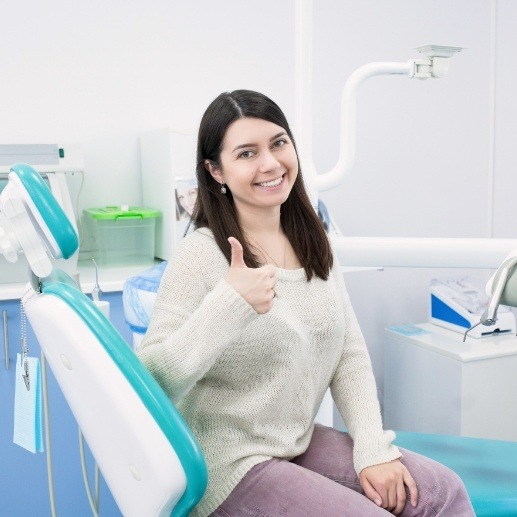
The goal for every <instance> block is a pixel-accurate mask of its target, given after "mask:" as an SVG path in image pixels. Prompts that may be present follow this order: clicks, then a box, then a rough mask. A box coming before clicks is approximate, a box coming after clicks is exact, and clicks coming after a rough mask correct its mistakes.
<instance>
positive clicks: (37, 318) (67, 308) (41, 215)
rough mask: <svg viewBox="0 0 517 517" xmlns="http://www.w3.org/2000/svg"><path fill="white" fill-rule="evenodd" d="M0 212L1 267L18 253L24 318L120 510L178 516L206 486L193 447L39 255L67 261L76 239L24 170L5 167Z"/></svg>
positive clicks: (159, 394)
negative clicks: (23, 260) (24, 283)
mask: <svg viewBox="0 0 517 517" xmlns="http://www.w3.org/2000/svg"><path fill="white" fill-rule="evenodd" d="M0 211H1V217H2V219H1V220H0V251H2V253H3V254H4V256H5V257H6V258H7V260H9V261H11V262H14V261H15V260H16V259H17V254H18V252H19V251H20V250H23V251H24V252H25V255H26V257H27V260H28V262H29V266H30V269H31V271H30V273H29V274H30V284H31V287H30V288H29V289H28V291H27V293H26V294H25V295H24V297H23V300H22V303H23V307H24V309H25V313H26V315H27V318H28V320H29V322H30V324H31V326H32V328H33V330H34V333H35V335H36V338H37V339H38V341H39V343H40V346H41V349H42V352H43V353H44V355H45V357H46V360H47V361H48V363H49V365H50V367H51V369H52V371H53V373H54V376H55V377H56V380H57V382H58V384H59V386H60V388H61V390H62V391H63V394H64V396H65V398H66V400H67V402H68V404H69V406H70V409H71V411H72V413H73V414H74V417H75V418H76V420H77V422H78V424H79V427H80V429H81V431H82V434H83V436H84V438H85V439H86V442H87V443H88V446H89V448H90V450H91V453H92V455H93V457H94V458H95V460H96V462H97V464H98V465H99V468H100V470H101V472H102V474H103V477H104V479H105V481H106V484H107V485H108V487H109V489H110V491H111V493H112V495H113V498H114V499H115V501H116V503H117V505H118V506H119V508H120V511H121V512H122V514H123V515H124V516H126V517H132V516H134V517H142V516H146V517H153V516H160V517H161V516H166V515H172V516H183V515H188V513H189V511H190V510H191V509H192V508H193V507H194V506H195V505H196V504H197V502H198V501H199V500H200V499H201V497H202V495H203V493H204V491H205V489H206V484H207V478H208V476H207V469H206V464H205V461H204V458H203V454H202V452H201V449H200V446H199V444H198V442H197V440H196V438H195V437H194V435H193V434H192V432H191V431H190V429H189V428H188V426H187V424H186V423H185V421H184V420H183V418H182V417H181V415H180V414H179V413H178V412H177V411H176V409H175V407H174V406H173V404H172V403H171V401H170V400H169V398H168V397H167V396H166V395H165V393H164V392H163V391H162V389H161V388H160V387H159V385H158V384H157V383H156V381H155V380H154V378H153V377H152V376H151V374H150V373H149V372H148V371H147V369H146V368H145V367H144V366H143V365H142V364H141V363H140V362H139V361H138V359H137V358H136V356H135V355H134V354H133V352H132V350H131V349H130V347H129V346H128V344H127V343H126V342H125V340H124V339H123V338H122V337H121V336H120V334H119V333H118V332H117V330H116V329H115V328H114V327H113V325H112V324H111V323H110V322H109V320H108V319H106V317H105V316H104V315H103V314H102V313H101V312H100V311H99V310H98V308H97V307H96V306H95V304H94V303H93V302H92V301H91V300H90V299H89V298H88V297H87V296H85V295H84V294H83V293H82V292H80V291H79V289H78V288H77V286H76V284H75V283H74V281H73V280H72V279H71V278H70V277H69V276H68V275H67V274H66V273H64V272H63V271H60V270H56V269H54V268H53V266H52V261H51V260H50V258H49V255H51V256H52V257H54V258H65V259H66V258H68V257H70V256H71V255H72V254H73V253H74V252H75V251H76V250H77V248H78V245H79V243H78V238H77V235H76V233H75V230H74V229H73V227H72V225H71V224H70V222H69V220H68V219H67V217H66V215H65V214H64V212H63V210H62V209H61V207H60V206H59V204H58V203H57V201H56V200H55V198H54V197H53V196H52V194H51V192H50V190H49V189H48V187H47V186H46V185H45V183H44V182H43V180H42V179H41V177H40V176H39V174H38V173H37V172H36V171H35V170H34V169H33V168H32V167H30V166H28V165H25V164H16V165H13V166H12V168H11V172H10V173H9V183H8V185H7V186H6V187H5V189H4V190H3V191H2V193H1V194H0Z"/></svg>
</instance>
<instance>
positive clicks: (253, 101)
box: [192, 90, 333, 280]
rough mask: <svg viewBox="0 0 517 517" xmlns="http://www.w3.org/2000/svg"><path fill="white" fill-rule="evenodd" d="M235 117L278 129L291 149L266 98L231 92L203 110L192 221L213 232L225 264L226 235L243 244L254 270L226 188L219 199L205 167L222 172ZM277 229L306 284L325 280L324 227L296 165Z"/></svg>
mask: <svg viewBox="0 0 517 517" xmlns="http://www.w3.org/2000/svg"><path fill="white" fill-rule="evenodd" d="M240 118H258V119H263V120H266V121H268V122H272V123H273V124H276V125H277V126H280V127H281V128H282V129H284V130H285V132H286V133H287V134H288V135H289V138H290V139H291V141H292V142H293V145H294V148H295V150H296V144H295V141H294V138H293V135H292V133H291V129H290V128H289V124H288V123H287V119H286V118H285V115H284V114H283V112H282V110H281V109H280V108H279V107H278V105H277V104H276V103H275V102H273V101H272V100H271V99H269V98H268V97H266V96H265V95H263V94H261V93H258V92H254V91H250V90H235V91H233V92H231V93H222V94H221V95H219V96H218V97H217V98H216V99H215V100H214V101H213V102H212V103H211V104H210V106H208V108H207V110H206V111H205V113H204V115H203V118H202V119H201V123H200V126H199V133H198V140H197V166H196V174H197V180H198V186H199V191H198V197H197V201H196V205H195V207H194V213H193V215H192V221H193V223H194V224H195V226H196V228H203V227H207V228H210V230H212V233H213V234H214V237H215V240H216V242H217V245H218V246H219V248H220V249H221V251H222V252H223V254H224V256H225V257H226V259H227V260H228V263H230V261H231V248H230V245H229V243H228V240H227V239H228V237H230V236H231V237H235V238H236V239H237V240H238V241H239V242H240V243H241V244H242V247H243V250H244V261H245V263H246V265H247V266H248V267H259V265H260V264H259V261H258V259H257V257H256V256H255V255H254V254H253V253H252V252H251V249H250V246H249V244H248V243H247V242H246V238H245V237H244V233H243V231H242V228H241V227H240V225H239V221H238V218H237V213H236V210H235V205H234V202H233V196H232V193H231V191H230V189H229V188H228V186H227V187H226V194H222V193H221V187H220V185H219V183H217V181H216V180H215V179H214V178H213V177H212V175H211V174H210V173H209V172H208V171H207V170H206V168H205V160H210V161H212V162H213V163H214V164H215V166H216V167H221V161H220V156H221V151H222V148H223V140H224V136H225V134H226V130H227V129H228V127H229V126H230V124H232V123H233V122H235V121H236V120H238V119H240ZM296 154H297V155H298V152H296ZM299 163H300V161H299V160H298V164H299ZM280 224H281V225H282V229H283V231H284V233H285V235H286V236H287V238H288V239H289V242H290V243H291V246H292V247H293V249H294V252H295V253H296V256H297V258H298V260H299V261H300V263H301V264H302V266H303V268H304V269H305V274H306V276H307V280H310V279H311V278H312V276H313V275H316V276H318V277H319V278H321V279H323V280H326V279H327V278H328V276H329V272H330V269H331V268H332V263H333V257H332V250H331V247H330V242H329V240H328V238H327V234H326V232H325V229H324V227H323V224H322V223H321V221H320V219H319V218H318V216H317V215H316V212H315V210H314V208H313V207H312V205H311V202H310V200H309V196H308V195H307V191H306V190H305V185H304V182H303V178H302V174H301V170H300V166H299V165H298V176H297V178H296V180H295V182H294V185H293V188H292V190H291V193H290V194H289V197H288V198H287V200H286V201H285V202H284V203H283V204H282V209H281V212H280Z"/></svg>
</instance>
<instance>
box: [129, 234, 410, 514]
mask: <svg viewBox="0 0 517 517" xmlns="http://www.w3.org/2000/svg"><path fill="white" fill-rule="evenodd" d="M335 263H336V264H337V260H335ZM228 268H229V265H228V262H227V261H226V259H225V257H224V256H223V254H222V253H221V251H220V250H219V248H218V246H217V244H216V242H215V240H214V238H213V236H212V233H211V232H210V230H208V229H199V230H196V231H195V232H193V233H191V234H190V235H188V236H187V237H186V238H185V239H184V240H183V241H182V243H181V245H180V246H179V248H178V250H177V252H176V254H175V257H174V259H173V260H172V261H171V262H170V263H169V265H168V266H167V269H166V271H165V273H164V275H163V278H162V282H161V284H160V289H159V292H158V295H157V298H156V303H155V307H154V312H153V316H152V319H151V324H150V326H149V330H148V332H147V334H146V336H145V339H144V341H143V343H142V347H141V348H140V350H139V351H138V357H139V358H140V360H141V361H142V362H143V363H144V365H145V366H146V367H147V368H148V369H149V370H150V372H151V373H152V374H153V375H154V377H155V378H156V379H157V381H158V382H159V384H160V385H161V386H162V388H163V389H164V390H165V392H166V393H167V394H168V395H169V396H170V398H171V400H172V401H173V402H174V404H176V406H177V408H178V409H179V411H180V412H181V413H182V414H183V416H184V418H185V420H186V421H187V423H188V424H189V426H190V427H191V429H192V431H193V433H194V434H195V435H196V437H197V438H198V440H199V442H200V444H201V448H202V449H203V452H204V454H205V457H206V461H207V464H208V470H209V482H208V488H207V491H206V493H205V496H204V497H203V499H202V500H201V501H200V503H199V504H198V505H197V506H196V508H194V510H193V512H192V513H191V515H193V516H195V517H201V516H206V515H208V514H210V513H211V512H213V511H214V510H215V509H216V508H217V507H218V506H219V505H220V504H221V503H222V502H223V501H224V500H225V499H226V497H228V495H229V494H230V492H231V491H232V490H233V488H234V487H235V486H236V485H237V483H238V482H239V481H240V480H241V479H242V478H243V477H244V475H245V474H246V472H248V470H249V469H250V468H251V467H253V466H254V465H256V464H258V463H261V462H263V461H265V460H268V459H270V458H272V457H276V458H285V459H291V458H293V457H295V456H298V455H300V454H302V453H303V452H304V451H305V450H306V448H307V446H308V444H309V442H310V439H311V436H312V431H313V426H314V417H315V416H316V413H317V411H318V408H319V406H320V403H321V401H322V399H323V395H324V394H325V391H326V390H327V388H328V387H329V386H330V388H331V392H332V396H333V398H334V401H335V403H336V405H337V408H338V409H339V411H340V413H341V415H342V417H343V420H344V421H345V424H346V425H347V428H348V431H349V433H350V435H351V437H352V438H353V440H354V467H355V469H356V471H357V472H360V471H361V470H362V469H363V468H365V467H367V466H370V465H376V464H379V463H386V462H389V461H392V460H394V459H395V458H399V457H400V456H401V454H400V452H399V451H398V449H397V448H396V447H395V446H394V445H392V444H391V442H392V440H393V438H394V433H392V432H391V431H388V432H384V431H383V430H382V422H381V415H380V408H379V403H378V399H377V391H376V387H375V380H374V377H373V373H372V367H371V363H370V358H369V355H368V352H367V349H366V345H365V343H364V339H363V337H362V334H361V331H360V329H359V326H358V324H357V320H356V317H355V315H354V312H353V310H352V307H351V305H350V302H349V299H348V295H347V293H346V290H345V286H344V282H343V278H342V275H341V272H340V269H339V266H336V267H334V269H333V270H332V272H331V275H330V277H329V279H328V280H327V281H323V280H321V279H319V278H313V279H312V280H311V281H310V282H308V281H307V279H306V277H305V272H304V270H303V269H296V270H285V269H278V270H277V279H278V282H277V285H276V287H275V290H276V293H277V297H276V298H275V300H274V304H273V308H272V309H271V310H270V311H269V312H268V313H267V314H263V315H259V314H257V313H256V312H255V311H254V309H253V308H252V307H251V306H250V305H249V304H248V303H247V302H246V301H245V300H244V299H243V298H242V297H241V296H240V295H239V294H238V293H237V292H236V291H235V290H234V289H233V287H232V286H231V285H229V284H228V283H227V282H226V280H225V279H224V278H225V276H226V274H227V272H228Z"/></svg>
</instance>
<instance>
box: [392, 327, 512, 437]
mask: <svg viewBox="0 0 517 517" xmlns="http://www.w3.org/2000/svg"><path fill="white" fill-rule="evenodd" d="M417 327H419V328H421V329H422V330H423V331H424V332H423V333H421V334H414V335H405V334H402V333H400V332H396V331H393V330H387V331H386V333H387V340H386V345H385V350H384V364H385V372H384V383H385V385H384V423H385V427H386V428H388V429H395V430H401V431H416V432H422V433H436V434H454V435H462V436H474V437H479V438H493V439H500V440H511V441H517V402H516V400H517V338H516V337H515V336H509V335H505V336H502V335H499V336H494V337H487V338H481V339H475V338H469V337H467V341H466V342H465V343H463V335H462V334H460V333H457V332H453V331H450V330H447V329H443V328H440V327H438V326H436V325H433V324H430V323H423V324H419V325H417Z"/></svg>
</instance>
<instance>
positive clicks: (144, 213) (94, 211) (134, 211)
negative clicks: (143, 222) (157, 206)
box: [84, 206, 160, 221]
mask: <svg viewBox="0 0 517 517" xmlns="http://www.w3.org/2000/svg"><path fill="white" fill-rule="evenodd" d="M84 213H85V214H88V215H89V216H90V217H91V218H92V219H109V220H112V221H116V220H117V219H122V218H123V219H150V218H155V217H159V216H160V212H159V211H158V210H154V209H153V208H143V207H141V206H130V207H129V208H128V209H127V210H122V209H121V207H120V206H106V207H104V208H88V209H86V210H84Z"/></svg>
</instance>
